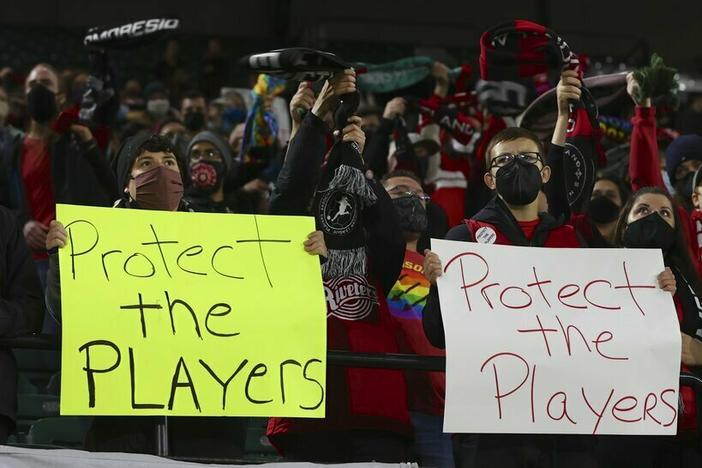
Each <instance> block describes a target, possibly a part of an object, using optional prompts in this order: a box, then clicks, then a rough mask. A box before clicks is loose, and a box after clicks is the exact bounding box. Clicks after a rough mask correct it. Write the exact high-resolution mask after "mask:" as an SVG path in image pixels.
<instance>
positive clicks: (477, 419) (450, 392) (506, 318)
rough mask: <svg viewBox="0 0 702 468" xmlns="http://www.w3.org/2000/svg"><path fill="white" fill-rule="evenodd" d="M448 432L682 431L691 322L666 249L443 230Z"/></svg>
mask: <svg viewBox="0 0 702 468" xmlns="http://www.w3.org/2000/svg"><path fill="white" fill-rule="evenodd" d="M432 250H433V251H434V252H436V253H437V254H438V255H439V257H440V258H441V261H442V265H443V269H444V273H443V275H442V276H441V277H440V278H439V280H438V288H439V296H440V302H441V312H442V316H443V321H444V330H445V333H446V356H447V357H446V360H447V361H446V409H445V416H444V431H446V432H474V433H553V434H556V433H562V434H675V433H676V429H677V407H678V380H679V375H680V346H681V344H680V328H679V325H678V319H677V314H676V310H675V306H674V303H673V299H672V296H671V294H669V293H666V292H664V291H662V290H661V289H659V288H658V287H657V276H658V274H659V273H660V272H661V271H663V269H664V266H663V258H662V256H661V253H660V251H656V250H635V249H547V248H533V247H512V246H500V245H489V244H478V243H468V242H454V241H445V240H436V239H432Z"/></svg>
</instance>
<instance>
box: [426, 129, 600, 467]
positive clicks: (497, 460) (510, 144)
mask: <svg viewBox="0 0 702 468" xmlns="http://www.w3.org/2000/svg"><path fill="white" fill-rule="evenodd" d="M485 154H486V165H487V172H486V173H485V175H484V176H483V181H484V182H485V185H487V186H488V187H489V188H490V189H492V190H493V191H495V192H496V193H495V196H494V197H493V198H492V200H491V201H490V202H489V203H488V204H487V205H486V206H485V208H483V209H482V210H481V211H480V212H478V214H476V215H475V216H474V217H473V218H472V219H469V220H466V221H465V223H464V224H462V225H459V226H456V227H454V228H452V229H451V230H450V231H449V232H448V234H447V235H446V239H448V240H457V241H467V242H481V243H486V244H504V245H520V246H533V247H582V246H583V244H582V243H581V241H580V238H579V237H578V235H577V234H576V232H575V229H574V228H573V227H572V226H571V225H563V224H562V223H561V222H560V221H558V220H556V219H555V218H554V217H552V216H551V215H549V214H548V213H546V212H543V211H541V210H539V204H540V201H539V194H540V192H541V188H542V187H543V185H544V184H546V182H548V181H549V179H550V177H551V168H550V167H549V166H547V165H545V164H544V160H545V158H544V149H543V145H542V144H541V141H539V139H538V137H537V136H536V135H534V134H533V133H532V132H530V131H528V130H525V129H523V128H506V129H504V130H502V131H501V132H500V133H498V134H497V135H495V136H494V137H493V138H492V140H491V141H490V144H489V145H488V147H487V151H486V153H485ZM425 255H426V257H425V260H424V274H425V275H426V277H427V279H428V280H429V281H430V282H431V285H432V286H431V289H430V292H429V297H428V298H427V305H426V307H425V308H424V314H423V318H422V321H423V325H424V331H425V333H426V335H427V338H428V339H429V341H430V342H431V343H432V344H433V345H435V346H437V347H439V348H444V347H445V337H444V326H443V320H442V318H441V308H440V305H439V292H438V289H437V287H436V279H437V278H438V277H439V276H441V272H442V265H441V260H440V259H439V257H438V255H436V254H435V253H433V252H431V251H430V250H426V251H425ZM470 437H471V436H468V435H461V436H460V438H459V445H460V446H461V447H465V450H462V452H464V453H463V456H464V457H468V458H471V459H473V460H475V466H505V467H511V466H515V467H516V466H523V465H522V463H523V462H524V461H525V460H533V461H534V463H535V464H540V463H538V460H540V459H542V458H541V457H548V456H549V454H551V453H552V452H557V453H558V456H559V459H560V460H561V461H564V463H563V466H570V463H568V462H566V460H568V461H573V462H574V463H578V462H582V461H583V460H589V458H588V456H587V453H588V451H589V450H590V448H591V447H590V446H589V442H588V441H587V440H585V439H579V438H578V437H577V436H560V437H558V440H557V442H556V443H555V444H554V441H553V436H551V439H549V438H548V437H547V436H539V435H516V434H480V435H479V436H478V442H477V448H476V446H475V443H474V442H471V438H470ZM577 466H589V465H577Z"/></svg>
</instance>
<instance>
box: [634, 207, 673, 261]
mask: <svg viewBox="0 0 702 468" xmlns="http://www.w3.org/2000/svg"><path fill="white" fill-rule="evenodd" d="M676 239H677V235H676V234H675V229H673V228H672V227H670V224H668V223H667V222H666V221H665V220H664V219H663V218H661V216H660V215H659V214H656V213H652V214H650V215H648V216H646V217H644V218H641V219H638V220H636V221H634V222H633V223H631V224H629V226H628V227H627V228H626V231H624V238H623V241H624V246H625V247H629V248H634V249H661V250H662V251H663V252H667V251H669V250H670V249H671V248H672V247H673V246H674V245H675V241H676Z"/></svg>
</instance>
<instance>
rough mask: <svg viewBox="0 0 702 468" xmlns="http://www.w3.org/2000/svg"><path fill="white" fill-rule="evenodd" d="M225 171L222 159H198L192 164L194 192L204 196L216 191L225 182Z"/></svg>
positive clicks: (191, 174)
mask: <svg viewBox="0 0 702 468" xmlns="http://www.w3.org/2000/svg"><path fill="white" fill-rule="evenodd" d="M224 171H225V166H224V163H223V162H222V161H198V162H196V163H195V164H193V165H191V166H190V176H191V178H192V192H193V193H194V194H196V195H203V196H209V195H211V194H213V193H215V192H216V191H217V190H219V188H220V187H221V186H222V183H223V182H224Z"/></svg>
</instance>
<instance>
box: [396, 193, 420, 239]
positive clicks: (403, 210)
mask: <svg viewBox="0 0 702 468" xmlns="http://www.w3.org/2000/svg"><path fill="white" fill-rule="evenodd" d="M392 204H393V205H395V211H397V215H398V217H399V218H400V228H401V229H402V230H403V231H406V232H416V233H421V232H424V231H426V230H427V226H428V225H429V221H428V220H427V210H426V209H425V208H424V207H423V206H422V201H421V200H420V199H419V198H418V197H414V196H409V197H401V198H394V199H393V200H392Z"/></svg>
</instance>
